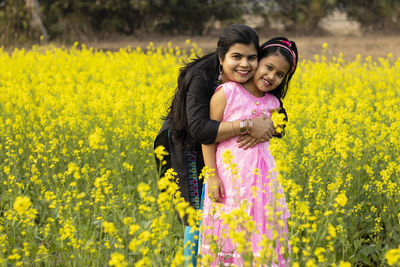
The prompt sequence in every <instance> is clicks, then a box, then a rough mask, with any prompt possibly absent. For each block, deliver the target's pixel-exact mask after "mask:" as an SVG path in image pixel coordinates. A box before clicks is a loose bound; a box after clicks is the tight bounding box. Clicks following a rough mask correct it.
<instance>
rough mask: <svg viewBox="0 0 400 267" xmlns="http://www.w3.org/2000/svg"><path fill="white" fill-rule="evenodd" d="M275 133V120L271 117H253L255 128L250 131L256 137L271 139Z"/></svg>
mask: <svg viewBox="0 0 400 267" xmlns="http://www.w3.org/2000/svg"><path fill="white" fill-rule="evenodd" d="M274 133H275V128H274V122H273V121H272V120H271V119H270V118H268V117H266V116H265V115H262V116H259V117H256V118H254V119H253V129H252V130H251V133H250V135H251V136H253V137H255V138H256V139H260V138H264V139H263V140H267V139H268V141H269V140H270V139H271V138H272V136H273V134H274Z"/></svg>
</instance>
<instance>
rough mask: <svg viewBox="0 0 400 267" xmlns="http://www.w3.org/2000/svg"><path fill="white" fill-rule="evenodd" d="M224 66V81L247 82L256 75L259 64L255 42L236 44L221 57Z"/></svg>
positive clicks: (220, 60)
mask: <svg viewBox="0 0 400 267" xmlns="http://www.w3.org/2000/svg"><path fill="white" fill-rule="evenodd" d="M219 62H220V64H221V66H222V82H223V83H224V82H229V81H231V82H238V83H245V82H247V81H248V80H249V79H250V78H252V77H253V76H254V73H255V72H256V69H257V65H258V58H257V50H256V48H255V46H254V44H239V43H237V44H234V45H232V46H231V47H230V48H229V50H228V52H227V53H226V55H225V58H224V59H221V58H220V59H219Z"/></svg>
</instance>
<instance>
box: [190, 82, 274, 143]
mask: <svg viewBox="0 0 400 267" xmlns="http://www.w3.org/2000/svg"><path fill="white" fill-rule="evenodd" d="M213 93H214V88H211V89H210V88H208V87H207V82H206V80H205V79H204V78H202V77H201V75H195V76H194V77H193V79H192V81H191V82H190V84H189V88H188V91H187V93H186V116H187V121H188V127H189V134H190V136H191V137H192V138H193V140H194V142H195V143H198V144H212V143H216V142H221V141H224V140H228V139H230V138H232V137H234V136H239V135H241V133H240V121H239V120H237V121H233V122H230V121H229V122H220V121H216V120H213V119H212V118H210V100H211V97H212V96H213ZM225 101H226V100H225ZM253 122H254V125H253V130H252V132H251V134H252V136H253V137H256V138H260V137H263V136H265V137H268V136H271V137H272V135H273V134H274V130H273V128H271V126H270V124H268V123H266V122H265V121H264V120H263V118H262V117H261V116H260V117H258V118H255V119H253ZM232 127H233V129H232ZM268 140H269V139H268ZM244 143H246V142H244ZM254 145H255V144H254ZM252 146H253V145H252Z"/></svg>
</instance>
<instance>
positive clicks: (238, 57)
mask: <svg viewBox="0 0 400 267" xmlns="http://www.w3.org/2000/svg"><path fill="white" fill-rule="evenodd" d="M232 57H233V58H234V59H240V56H239V55H233V56H232Z"/></svg>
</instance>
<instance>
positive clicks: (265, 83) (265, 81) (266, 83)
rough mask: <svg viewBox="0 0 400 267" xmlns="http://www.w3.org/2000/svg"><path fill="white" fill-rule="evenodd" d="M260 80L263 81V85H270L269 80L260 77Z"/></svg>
mask: <svg viewBox="0 0 400 267" xmlns="http://www.w3.org/2000/svg"><path fill="white" fill-rule="evenodd" d="M262 82H263V84H264V85H265V86H271V85H272V83H271V82H269V81H267V80H266V79H262Z"/></svg>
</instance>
